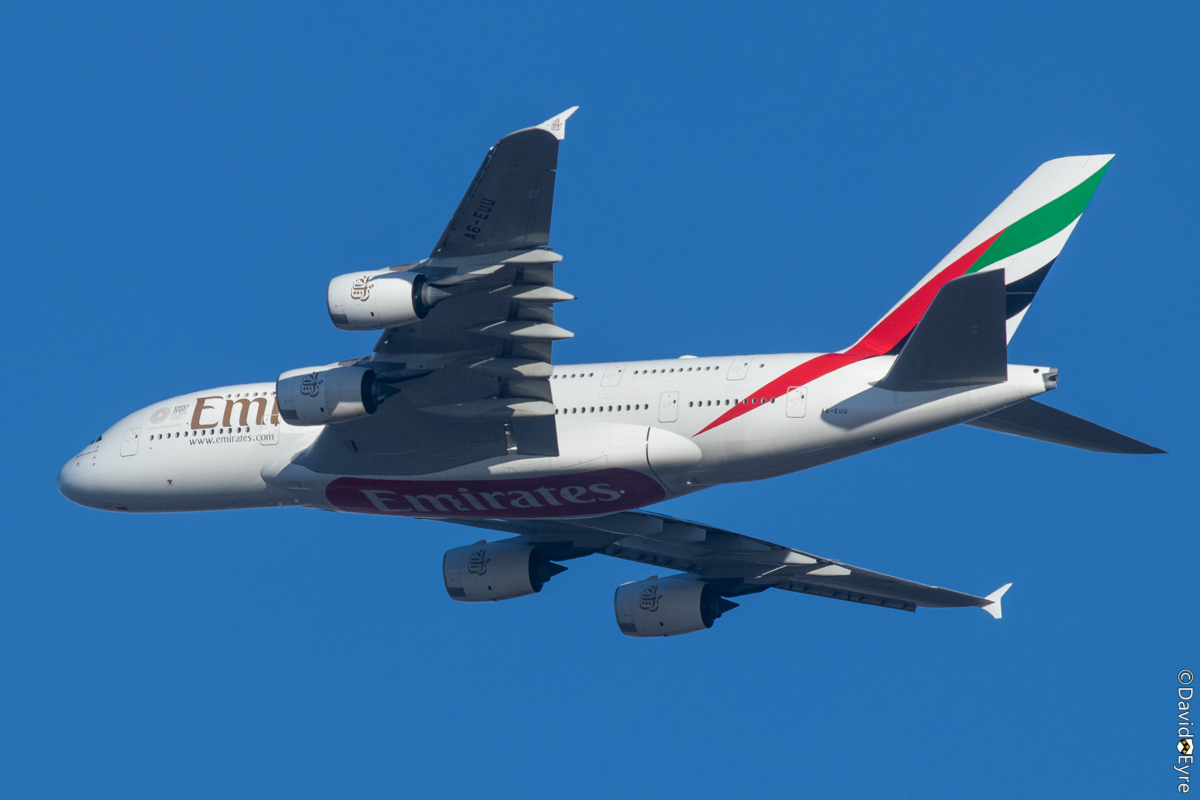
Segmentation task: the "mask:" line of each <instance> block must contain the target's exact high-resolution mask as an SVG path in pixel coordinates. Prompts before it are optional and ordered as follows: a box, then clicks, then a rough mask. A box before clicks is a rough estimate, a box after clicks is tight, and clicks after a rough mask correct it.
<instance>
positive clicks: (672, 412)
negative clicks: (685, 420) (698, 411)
mask: <svg viewBox="0 0 1200 800" xmlns="http://www.w3.org/2000/svg"><path fill="white" fill-rule="evenodd" d="M677 419H679V392H663V393H662V394H660V395H659V396H658V421H659V422H674V421H675V420H677Z"/></svg>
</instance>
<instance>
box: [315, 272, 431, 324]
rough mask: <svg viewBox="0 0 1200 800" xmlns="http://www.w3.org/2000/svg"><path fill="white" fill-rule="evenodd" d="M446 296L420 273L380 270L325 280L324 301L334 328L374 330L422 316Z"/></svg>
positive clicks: (407, 322) (415, 319) (414, 319)
mask: <svg viewBox="0 0 1200 800" xmlns="http://www.w3.org/2000/svg"><path fill="white" fill-rule="evenodd" d="M449 296H450V295H449V293H448V292H444V291H442V290H441V289H439V288H437V287H436V286H432V285H430V284H428V283H426V281H425V276H423V275H416V274H414V273H411V272H394V271H392V270H387V269H382V270H374V271H370V272H352V273H350V274H348V275H338V276H337V277H336V278H334V279H333V280H331V281H330V282H329V288H328V289H327V290H326V292H325V302H326V304H327V306H328V308H329V318H330V319H331V320H333V324H334V325H336V326H337V327H338V328H340V329H342V330H344V331H377V330H382V329H383V328H394V327H396V326H398V325H407V324H409V323H410V322H416V321H417V320H419V319H425V316H426V315H427V314H428V313H429V309H431V308H433V306H434V305H435V304H436V303H438V302H439V301H441V300H444V299H446V298H447V297H449Z"/></svg>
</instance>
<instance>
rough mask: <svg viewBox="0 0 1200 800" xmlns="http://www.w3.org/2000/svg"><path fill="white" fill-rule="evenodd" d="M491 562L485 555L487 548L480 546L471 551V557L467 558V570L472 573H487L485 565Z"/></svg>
mask: <svg viewBox="0 0 1200 800" xmlns="http://www.w3.org/2000/svg"><path fill="white" fill-rule="evenodd" d="M489 563H491V559H490V558H488V557H487V548H486V547H484V548H481V549H479V550H476V551H475V552H474V553H471V557H470V558H469V559H467V572H469V573H471V574H472V575H487V565H488V564H489Z"/></svg>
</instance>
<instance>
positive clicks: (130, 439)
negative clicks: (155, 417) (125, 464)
mask: <svg viewBox="0 0 1200 800" xmlns="http://www.w3.org/2000/svg"><path fill="white" fill-rule="evenodd" d="M141 438H142V429H141V428H130V429H129V430H127V431H125V438H124V439H122V440H121V455H123V456H136V455H137V450H138V440H139V439H141Z"/></svg>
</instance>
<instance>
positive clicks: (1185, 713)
mask: <svg viewBox="0 0 1200 800" xmlns="http://www.w3.org/2000/svg"><path fill="white" fill-rule="evenodd" d="M1176 677H1177V678H1178V679H1179V688H1178V689H1176V690H1175V693H1176V694H1177V695H1179V716H1178V717H1177V718H1176V720H1175V722H1176V723H1177V724H1178V726H1179V730H1178V734H1179V744H1177V745H1175V749H1176V750H1178V751H1179V755H1178V757H1177V758H1176V759H1175V773H1176V777H1177V778H1178V779H1179V783H1178V784H1176V786H1175V788H1176V789H1177V790H1178V791H1179V792H1180V794H1187V793H1188V792H1190V791H1191V790H1192V764H1194V763H1196V762H1195V757H1194V756H1193V753H1192V740H1193V736H1192V716H1191V714H1192V671H1191V670H1190V669H1181V670H1179V675H1177V676H1176Z"/></svg>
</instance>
